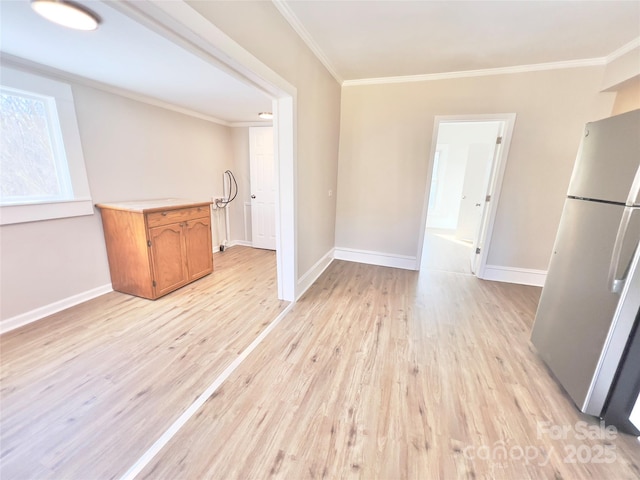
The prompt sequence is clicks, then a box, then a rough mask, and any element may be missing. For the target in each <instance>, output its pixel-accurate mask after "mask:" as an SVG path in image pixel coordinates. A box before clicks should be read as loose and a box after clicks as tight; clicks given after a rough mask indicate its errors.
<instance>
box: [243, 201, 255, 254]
mask: <svg viewBox="0 0 640 480" xmlns="http://www.w3.org/2000/svg"><path fill="white" fill-rule="evenodd" d="M247 212H251V202H244V204H243V208H242V224H243V225H244V240H245V241H247V242H249V243H251V244H252V245H253V243H252V242H251V240H249V220H248V217H249V215H247Z"/></svg>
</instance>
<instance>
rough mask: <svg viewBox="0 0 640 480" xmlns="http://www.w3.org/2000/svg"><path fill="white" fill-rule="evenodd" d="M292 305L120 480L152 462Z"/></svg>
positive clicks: (288, 307)
mask: <svg viewBox="0 0 640 480" xmlns="http://www.w3.org/2000/svg"><path fill="white" fill-rule="evenodd" d="M293 305H294V303H293V302H292V303H290V304H289V305H287V307H286V308H285V309H284V310H283V311H282V312H280V315H278V316H277V317H276V318H275V320H273V321H272V322H271V323H270V324H269V325H268V326H267V328H265V329H264V330H263V331H262V332H260V335H258V336H257V337H256V339H255V340H254V341H253V342H251V344H250V345H249V346H248V347H247V348H245V349H244V350H243V351H242V353H241V354H240V355H238V356H237V357H236V359H235V360H234V361H233V362H231V363H230V364H229V365H228V366H227V368H225V369H224V371H223V372H222V373H221V374H220V375H219V376H218V377H217V378H216V379H215V380H214V381H213V383H212V384H211V385H209V386H208V387H207V389H206V390H205V391H204V392H202V393H201V394H200V395H199V396H198V398H196V399H195V401H194V402H193V403H192V404H191V405H189V407H188V408H187V409H186V410H185V411H184V412H183V413H182V415H180V416H179V417H178V419H177V420H176V421H175V422H173V423H172V424H171V426H170V427H169V428H168V429H167V430H165V431H164V433H163V434H162V435H161V436H160V437H159V438H158V439H157V440H156V441H155V442H154V443H153V445H151V447H150V448H149V449H148V450H147V451H146V452H145V453H144V454H143V455H142V456H141V457H140V458H139V459H138V460H137V461H136V462H135V463H134V464H133V465H132V466H131V468H129V470H127V471H126V472H125V473H124V475H122V477H120V480H133V479H134V478H135V477H136V476H137V475H138V474H139V473H140V472H142V470H144V468H145V467H146V466H147V465H148V464H149V463H150V462H151V460H153V458H154V457H155V456H156V455H157V454H158V452H160V450H162V449H163V448H164V447H165V446H166V445H167V444H168V443H169V441H170V440H171V439H172V438H173V437H174V436H175V435H176V434H177V433H178V432H179V431H180V429H181V428H182V427H183V426H184V425H185V424H186V423H187V422H188V421H189V420H190V419H191V418H192V417H193V416H194V415H195V414H196V413H197V412H198V410H200V408H202V406H203V405H204V404H205V403H206V401H207V400H209V398H211V396H212V395H213V394H214V393H215V392H216V391H217V390H218V389H219V388H220V386H221V385H222V384H223V383H224V382H225V381H226V380H227V379H228V378H229V377H230V376H231V374H233V372H235V371H236V369H237V368H238V367H239V366H240V365H242V362H244V360H245V359H246V358H247V357H248V356H249V355H250V354H251V352H253V351H254V350H255V349H256V347H257V346H258V345H260V343H262V341H263V340H264V339H265V338H266V337H267V335H269V333H271V331H272V330H273V329H274V328H275V327H276V326H277V325H278V324H279V323H280V321H282V319H283V318H284V317H285V316H286V315H287V314H288V313H289V311H291V309H292V308H293Z"/></svg>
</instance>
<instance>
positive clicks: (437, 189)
mask: <svg viewBox="0 0 640 480" xmlns="http://www.w3.org/2000/svg"><path fill="white" fill-rule="evenodd" d="M514 121H515V115H489V116H482V117H480V116H467V117H437V118H436V122H435V125H434V134H433V138H434V141H433V147H432V156H431V162H430V177H429V184H428V197H427V202H426V206H425V208H426V220H425V222H424V225H423V228H424V234H423V237H422V238H423V240H422V242H421V248H422V252H421V255H420V256H419V257H418V258H420V269H434V270H443V271H449V272H455V273H462V274H469V275H477V276H478V277H480V278H482V274H483V271H484V266H485V264H486V258H487V253H488V252H487V251H486V250H488V248H489V245H490V236H491V229H492V226H493V219H494V218H495V210H496V206H497V199H498V195H499V190H500V186H501V183H502V176H503V173H504V167H505V164H506V152H507V149H508V144H509V142H510V137H511V130H512V128H513V122H514ZM483 250H484V251H483Z"/></svg>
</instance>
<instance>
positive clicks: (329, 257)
mask: <svg viewBox="0 0 640 480" xmlns="http://www.w3.org/2000/svg"><path fill="white" fill-rule="evenodd" d="M333 258H334V255H333V248H332V249H331V250H329V251H328V252H327V253H326V254H325V255H324V256H323V257H322V258H321V259H320V260H318V261H317V262H316V263H315V264H314V265H313V267H311V268H310V269H309V270H307V272H306V273H305V274H304V275H302V277H300V279H299V280H298V283H297V287H296V300H297V299H298V298H300V297H301V296H302V295H303V294H304V292H306V291H307V290H308V289H309V287H310V286H311V285H313V283H314V282H315V281H316V280H317V279H318V278H319V277H320V275H322V272H324V271H325V270H326V269H327V267H328V266H329V265H331V262H332V261H333Z"/></svg>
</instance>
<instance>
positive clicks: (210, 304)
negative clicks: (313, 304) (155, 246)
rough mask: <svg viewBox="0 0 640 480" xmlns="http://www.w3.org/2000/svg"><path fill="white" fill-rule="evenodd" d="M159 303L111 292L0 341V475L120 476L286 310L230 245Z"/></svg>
mask: <svg viewBox="0 0 640 480" xmlns="http://www.w3.org/2000/svg"><path fill="white" fill-rule="evenodd" d="M214 261H215V271H214V273H213V274H211V275H209V276H207V277H205V278H203V279H201V280H198V281H197V282H195V283H193V284H190V285H188V286H185V287H184V288H182V289H180V290H178V291H176V292H173V293H171V294H169V295H167V296H166V297H162V298H160V299H158V300H156V301H150V300H145V299H141V298H137V297H132V296H129V295H125V294H121V293H117V292H112V293H109V294H107V295H104V296H101V297H99V298H97V299H94V300H92V301H90V302H86V303H83V304H81V305H78V306H76V307H73V308H71V309H68V310H65V311H63V312H60V313H58V314H55V315H52V316H51V317H48V318H46V319H43V320H41V321H39V322H36V323H34V324H31V325H28V326H25V327H23V328H20V329H17V330H15V331H12V332H8V333H6V334H4V335H2V336H1V337H0V360H1V377H0V386H1V387H0V402H1V403H0V406H1V418H2V422H1V428H0V448H1V452H2V454H1V457H0V461H1V463H0V478H2V479H3V480H4V479H11V478H77V479H93V478H96V479H103V478H105V479H106V478H117V477H118V476H120V475H122V474H123V473H124V472H126V471H127V469H128V468H129V467H130V466H131V465H132V464H133V463H134V462H135V461H136V460H137V459H138V457H139V456H140V455H142V454H143V453H144V452H145V451H146V450H147V449H148V448H149V447H150V446H151V445H152V444H153V442H154V441H155V440H156V439H157V438H158V437H159V436H160V435H161V434H162V433H163V432H164V431H165V430H166V429H167V428H168V427H169V426H170V425H171V423H172V422H173V421H174V420H175V419H176V418H177V417H178V416H179V415H180V414H182V412H183V411H184V410H185V409H186V408H187V407H188V406H189V405H190V404H191V403H192V402H193V400H194V399H195V398H196V397H197V396H198V395H200V394H201V393H202V392H203V391H204V390H205V389H206V387H207V386H208V385H209V384H210V383H211V381H212V379H214V378H216V377H217V376H218V375H219V374H220V373H221V372H222V371H223V370H224V369H225V368H226V367H227V366H228V365H229V364H230V363H231V362H232V361H233V360H234V359H235V358H237V356H238V354H239V353H240V352H241V351H242V350H244V348H246V347H247V346H248V345H249V344H250V343H251V342H252V341H253V340H254V339H255V338H256V337H257V336H258V335H259V333H260V332H261V331H262V330H263V329H264V327H265V325H267V324H268V323H269V322H270V321H271V320H273V319H274V318H275V317H276V316H277V315H278V314H279V313H280V312H281V311H282V310H283V309H284V307H285V306H286V303H285V302H281V301H279V300H277V298H276V297H277V285H276V278H275V253H274V252H270V251H266V250H254V249H250V248H246V247H234V248H232V249H228V250H226V251H225V252H224V253H220V254H217V255H215V257H214Z"/></svg>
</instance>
